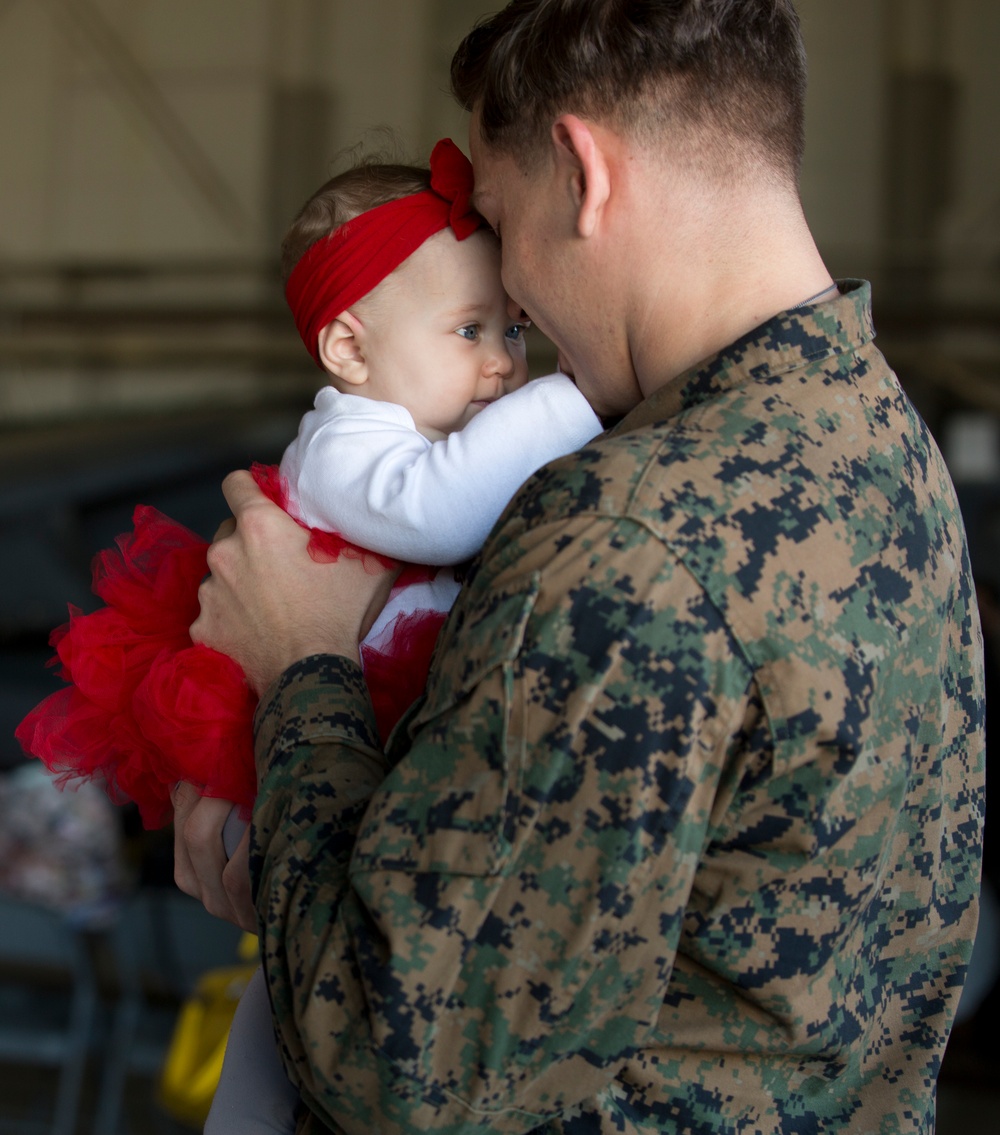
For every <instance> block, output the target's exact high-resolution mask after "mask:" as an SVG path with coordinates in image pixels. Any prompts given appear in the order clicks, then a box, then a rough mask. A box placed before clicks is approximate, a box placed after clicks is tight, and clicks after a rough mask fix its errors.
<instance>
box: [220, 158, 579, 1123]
mask: <svg viewBox="0 0 1000 1135" xmlns="http://www.w3.org/2000/svg"><path fill="white" fill-rule="evenodd" d="M471 190H472V168H471V166H470V164H469V162H468V160H467V159H466V158H465V157H464V155H463V154H462V153H461V152H460V151H459V150H458V148H457V147H456V146H455V145H454V144H453V143H452V142H450V141H447V140H446V141H442V142H439V143H438V144H437V146H436V147H435V148H434V151H433V153H432V155H431V163H430V171H429V172H428V171H426V170H421V169H417V168H413V167H409V166H398V165H386V164H364V165H360V166H358V167H356V168H355V169H352V170H350V171H348V172H347V173H344V174H342V175H340V176H339V177H336V178H334V179H333V180H332V181H330V182H328V183H327V184H326V185H324V186H323V188H322V189H320V190H319V192H317V193H316V194H315V195H314V196H313V197H312V198H311V199H310V200H309V201H308V202H307V204H306V205H305V207H304V208H303V209H302V211H301V213H300V214H299V216H298V217H297V219H296V220H295V222H294V223H293V225H292V227H291V229H290V231H289V233H288V234H287V236H286V238H285V241H284V244H283V254H284V257H283V258H284V264H283V267H284V269H285V272H286V275H287V284H286V296H287V298H288V302H289V305H290V307H291V309H292V312H293V314H294V316H295V321H296V326H297V327H298V329H299V332H300V334H301V335H302V338H303V341H304V342H305V345H306V347H307V349H308V350H309V351H310V353H311V354H312V355H313V357H314V358H315V359H316V361H317V363H318V364H319V365H320V366H321V367H322V368H323V369H324V370H325V371H326V375H327V379H328V383H329V384H328V385H327V386H325V387H324V388H323V389H322V390H321V391H320V392H319V394H318V395H317V396H316V400H315V409H314V410H312V411H310V412H309V413H308V414H306V415H305V417H304V418H303V420H302V423H301V426H300V429H299V433H298V436H297V437H296V439H295V441H294V442H292V444H291V445H290V446H289V447H288V449H287V450H286V452H285V455H284V458H283V459H282V462H281V467H280V473H281V479H282V483H283V485H284V486H285V487H286V490H287V498H286V499H285V500H284V501H283V503H284V504H285V505H286V507H287V508H288V509H289V511H290V512H291V513H292V514H293V515H294V516H295V517H296V518H297V519H298V520H300V521H302V523H304V524H306V525H307V526H309V527H311V528H315V529H320V530H323V531H333V532H336V533H338V534H339V535H340V536H341V537H343V538H344V539H346V540H347V541H350V542H351V543H353V544H355V545H358V546H360V547H363V548H366V549H370V550H372V551H374V552H376V553H379V554H381V555H384V556H388V557H392V558H394V559H400V560H405V561H408V562H410V563H414V564H423V565H434V566H441V568H442V570H439V571H426V572H423V573H418V574H417V575H416V577H413V576H412V575H407V576H404V577H403V583H402V586H397V588H396V590H395V591H394V592H393V594H392V596H391V597H390V600H389V603H388V604H387V606H386V609H385V610H384V611H383V612H382V615H381V616H380V618H379V619H378V620H377V621H376V623H375V625H374V626H373V628H372V630H371V631H370V632H369V634H368V636H367V637H366V639H365V643H364V644H363V649H362V664H363V665H364V666H365V671H366V676H367V677H368V679H369V684H370V685H374V684H375V683H373V681H372V675H371V673H370V660H371V658H372V656H373V655H372V652H373V651H374V652H375V653H376V654H378V655H384V656H388V657H389V658H390V659H391V658H396V659H400V658H402V659H404V669H408V670H410V671H412V670H414V668H415V669H416V673H417V678H418V680H419V687H420V688H422V686H423V682H424V678H425V677H426V667H427V665H428V663H429V656H427V657H423V658H415V657H413V656H412V653H408V651H409V650H410V645H411V644H412V641H413V637H414V636H413V627H414V619H415V620H416V622H417V623H418V624H419V623H421V622H426V620H432V622H431V624H430V625H431V626H432V627H433V628H434V629H435V630H436V628H437V626H439V625H440V622H441V620H442V618H443V615H444V612H446V611H447V609H448V607H450V605H451V603H452V602H453V601H454V598H455V596H456V595H457V593H458V587H459V585H458V582H457V581H456V578H455V573H454V571H453V570H452V565H456V564H459V563H461V562H463V561H465V560H467V559H469V558H470V557H471V556H473V555H475V553H476V552H477V551H478V550H479V548H480V547H481V546H482V544H483V542H484V541H485V539H486V536H487V535H488V533H489V531H490V529H491V528H492V527H493V525H494V523H495V522H496V520H497V519H498V518H499V516H500V513H501V512H502V511H503V509H504V508H505V507H506V505H507V503H508V501H509V500H510V498H511V497H512V496H513V494H514V493H515V492H516V490H517V489H518V487H519V486H520V485H521V484H522V483H523V481H524V480H525V479H526V478H527V477H529V476H530V475H531V474H532V473H534V472H535V471H536V470H537V469H539V468H540V467H541V466H542V465H544V464H545V463H546V462H548V461H550V460H553V459H554V458H557V457H560V456H563V455H565V454H568V453H571V452H572V451H574V450H576V449H578V448H579V447H580V446H581V445H583V444H585V443H586V442H588V441H589V440H590V439H591V438H593V437H594V436H595V435H596V434H598V433H599V432H600V430H601V425H600V422H599V421H598V419H597V417H596V416H595V414H594V412H593V411H592V410H591V408H590V406H589V405H588V403H587V402H586V400H585V399H584V398H583V396H582V395H581V394H580V393H579V391H578V390H577V389H576V387H575V386H574V385H573V383H572V382H571V381H570V379H569V378H567V377H566V376H565V375H562V374H554V375H549V376H547V377H545V378H539V379H535V380H534V381H531V382H529V381H528V369H527V362H526V358H525V342H524V333H525V330H526V328H527V325H528V324H527V320H526V319H525V317H524V314H523V313H522V312H521V311H520V310H519V309H518V308H517V306H516V305H514V304H512V302H511V300H510V299H509V297H508V296H507V294H506V293H505V291H504V288H503V284H502V282H501V279H500V248H499V242H498V241H497V239H496V238H495V237H494V236H493V234H492V233H491V232H490V231H489V230H488V229H487V228H485V227H483V224H482V219H481V218H480V217H479V216H478V215H477V214H476V213H475V212H474V211H472V210H471V208H470V205H469V195H470V193H471ZM434 620H436V621H434ZM432 638H433V635H432V636H431V639H432ZM365 647H367V651H366V649H365ZM376 694H377V691H376V690H374V689H373V697H374V698H375V702H376V707H378V697H377V696H376ZM383 732H384V730H383ZM296 1098H297V1097H296V1093H295V1091H294V1089H293V1088H292V1086H291V1085H290V1084H289V1082H288V1081H287V1079H286V1078H285V1076H284V1074H283V1072H282V1069H281V1066H280V1062H279V1061H278V1058H277V1053H276V1051H275V1047H274V1042H273V1036H272V1031H271V1025H270V1013H269V1008H268V1003H267V994H266V990H265V988H264V985H263V980H262V977H261V974H260V972H259V971H258V974H257V976H256V977H255V978H254V980H253V982H252V983H251V985H250V986H249V987H248V989H247V991H246V993H244V996H243V999H242V1001H241V1003H240V1006H239V1009H238V1011H237V1015H236V1018H235V1020H234V1022H233V1028H232V1031H231V1034H230V1042H229V1048H228V1049H227V1054H226V1062H225V1066H224V1069H223V1073H222V1079H221V1082H220V1085H219V1089H218V1091H217V1093H216V1096H215V1100H214V1102H213V1106H212V1110H211V1113H210V1115H209V1118H208V1122H207V1124H206V1127H205V1131H206V1132H207V1133H208V1135H221V1133H223V1132H234V1133H235V1132H240V1133H241V1135H246V1133H248V1132H261V1131H289V1132H290V1131H292V1130H293V1129H294V1117H293V1112H294V1108H295V1102H296Z"/></svg>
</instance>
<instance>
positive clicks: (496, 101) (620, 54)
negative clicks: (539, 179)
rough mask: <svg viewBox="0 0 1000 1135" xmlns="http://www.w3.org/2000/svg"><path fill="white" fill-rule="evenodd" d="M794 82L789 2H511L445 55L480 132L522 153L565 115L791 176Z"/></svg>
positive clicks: (796, 158)
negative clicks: (687, 142)
mask: <svg viewBox="0 0 1000 1135" xmlns="http://www.w3.org/2000/svg"><path fill="white" fill-rule="evenodd" d="M805 80H806V64H805V50H804V48H803V45H802V37H801V32H800V28H799V20H798V15H797V13H796V11H795V6H794V4H793V3H792V0H513V2H512V3H510V4H508V5H507V7H506V8H505V9H504V10H503V11H502V12H498V13H497V14H496V15H494V16H491V17H488V18H486V19H485V20H483V21H481V22H480V23H479V24H478V25H477V26H476V27H475V28H474V29H473V30H472V31H471V32H470V33H469V34H468V35H467V36H466V37H465V39H464V40H463V42H462V44H461V45H460V46H459V48H458V51H457V52H456V53H455V57H454V59H453V60H452V65H451V81H452V91H453V93H454V95H455V97H456V98H457V99H458V101H459V102H460V103H461V104H462V105H463V106H464V107H465V109H466V110H470V111H471V110H476V111H477V112H478V122H479V130H480V133H481V136H482V139H483V141H484V142H485V143H486V144H487V145H488V146H490V147H492V148H494V149H496V150H498V151H499V152H501V153H504V154H506V155H509V156H511V157H513V158H514V159H515V160H520V161H522V162H523V163H525V164H528V163H530V162H531V160H532V158H533V155H535V154H537V153H538V152H539V150H540V148H541V144H542V142H543V141H544V139H545V138H546V136H547V133H548V128H549V126H550V125H551V122H552V120H553V119H554V118H555V117H557V116H558V115H559V114H561V113H565V112H572V113H576V114H579V115H581V116H582V117H589V118H593V119H597V120H604V121H607V122H609V123H612V124H614V125H615V126H617V127H618V128H619V129H623V130H626V131H631V132H633V133H634V134H635V135H636V137H637V138H639V139H640V140H642V141H644V142H646V143H647V144H652V145H655V144H656V139H657V137H658V136H660V137H662V136H666V134H667V133H668V132H669V131H672V132H673V133H674V135H675V136H682V137H688V138H690V139H691V142H692V147H691V148H690V149H691V150H692V152H693V150H695V149H697V148H699V147H701V146H705V147H706V148H707V151H708V153H706V154H702V155H696V156H697V158H698V160H699V161H707V162H714V164H715V165H716V166H720V165H721V166H724V167H725V168H726V169H727V170H730V171H731V170H732V169H733V168H738V167H739V166H740V165H745V164H746V163H754V162H756V164H757V165H761V164H763V165H765V166H766V167H768V168H770V169H771V170H773V171H776V172H777V173H778V174H779V175H781V176H782V177H783V178H785V179H788V180H790V181H792V182H793V183H794V182H797V180H798V173H799V167H800V165H801V159H802V148H803V110H804V102H805ZM661 128H662V129H661Z"/></svg>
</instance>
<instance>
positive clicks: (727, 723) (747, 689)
mask: <svg viewBox="0 0 1000 1135" xmlns="http://www.w3.org/2000/svg"><path fill="white" fill-rule="evenodd" d="M492 548H493V551H492V554H491V555H490V557H489V558H488V559H486V560H485V561H484V563H483V564H482V565H481V567H480V568H479V570H478V573H477V574H476V576H475V577H474V579H473V580H472V581H471V582H470V584H469V585H468V586H467V587H466V589H465V590H464V591H463V594H462V596H461V597H460V599H459V602H458V604H457V605H456V608H455V610H454V611H453V613H452V617H451V619H450V620H449V622H448V624H447V625H446V628H445V631H444V632H443V636H442V641H441V643H440V646H439V651H438V658H437V664H436V665H435V666H434V667H433V668H432V673H431V678H430V681H429V685H428V692H427V695H426V697H425V699H424V700H423V701H422V702H421V703H419V704H418V707H417V708H416V710H415V712H414V713H413V714H412V716H411V717H410V718H409V720H408V722H407V723H406V727H405V733H406V734H407V735H406V736H404V737H403V738H402V740H401V741H400V732H399V731H397V734H396V736H395V737H394V738H393V744H394V746H396V749H398V750H399V751H396V749H394V750H393V751H392V752H391V753H390V755H391V756H392V757H394V758H398V759H397V760H396V762H395V764H394V765H393V766H392V768H391V770H390V769H389V766H388V764H387V763H386V761H385V758H384V757H383V756H382V754H381V753H380V752H379V750H378V747H377V743H376V741H375V733H374V727H373V724H372V721H371V709H370V705H369V704H368V701H367V696H366V694H365V692H364V687H363V681H362V679H361V674H360V671H359V670H358V669H357V668H356V667H354V666H352V665H351V664H350V663H348V662H346V661H345V660H343V659H336V658H317V659H311V660H307V661H306V662H304V663H300V664H299V666H297V667H295V668H293V670H292V671H290V672H289V673H287V674H286V675H285V676H284V677H283V679H282V681H281V683H280V684H279V685H278V686H277V687H276V688H275V689H274V690H273V691H272V692H271V696H270V699H269V701H268V703H267V704H266V705H264V706H262V710H261V714H260V717H259V721H258V764H259V771H260V775H261V792H260V802H259V804H258V808H257V811H256V814H255V829H254V830H255V835H254V852H253V860H252V869H253V873H254V882H255V888H256V895H257V904H258V910H259V913H260V917H261V920H262V931H263V941H264V945H265V952H266V961H265V965H266V969H267V975H268V982H269V987H270V991H271V997H272V1001H273V1005H274V1009H275V1015H276V1019H277V1021H278V1025H279V1031H280V1033H281V1037H282V1042H283V1045H284V1047H285V1051H286V1058H287V1060H288V1062H289V1064H290V1067H291V1070H292V1073H293V1076H294V1077H295V1078H296V1079H297V1080H298V1081H299V1082H300V1084H301V1086H302V1091H303V1096H304V1098H305V1100H306V1102H307V1103H308V1104H309V1106H310V1107H311V1109H312V1110H313V1111H314V1113H315V1114H316V1115H318V1116H320V1117H322V1120H323V1122H325V1123H327V1124H329V1125H331V1126H332V1127H334V1128H335V1129H337V1130H343V1131H346V1132H362V1131H363V1132H366V1133H367V1132H370V1131H376V1130H377V1131H379V1132H382V1133H385V1135H388V1133H390V1132H396V1131H400V1132H403V1131H407V1132H409V1131H414V1132H415V1131H421V1132H425V1131H428V1130H434V1131H440V1132H460V1131H472V1130H482V1131H509V1132H521V1131H528V1130H530V1129H531V1128H533V1127H536V1126H537V1125H538V1124H539V1123H541V1122H544V1120H545V1119H546V1118H548V1117H551V1116H554V1115H556V1114H559V1113H562V1112H564V1111H565V1110H566V1109H568V1108H570V1107H572V1106H573V1105H574V1104H575V1103H578V1102H579V1101H582V1100H584V1099H586V1098H590V1097H593V1096H595V1095H597V1094H599V1093H601V1092H602V1091H608V1090H613V1089H611V1088H609V1085H610V1084H611V1081H612V1079H613V1078H614V1076H615V1074H616V1072H617V1071H618V1070H619V1069H620V1068H621V1066H622V1064H623V1063H624V1062H625V1061H626V1060H627V1059H628V1058H629V1056H630V1055H631V1054H633V1053H634V1052H635V1051H636V1049H637V1048H639V1047H641V1046H642V1045H643V1044H644V1043H646V1042H647V1041H648V1039H649V1037H650V1035H651V1034H652V1033H653V1031H654V1029H655V1027H656V1020H657V1014H658V1012H659V1011H660V1009H661V1007H662V1004H663V1000H664V991H665V987H666V983H667V980H668V978H669V975H670V972H671V968H672V965H673V961H674V951H675V949H676V945H677V940H678V935H679V933H680V929H681V920H682V917H683V912H684V908H685V904H686V901H687V899H688V895H689V893H690V889H691V884H692V879H693V876H694V872H695V869H696V867H697V863H698V859H699V855H700V852H701V849H702V846H703V843H704V841H705V838H706V829H707V825H708V822H709V814H710V810H711V808H712V802H713V799H714V796H715V793H716V787H717V784H718V781H719V778H720V776H722V775H723V765H724V763H725V759H726V750H727V745H728V744H729V743H730V742H729V739H730V738H731V737H735V736H737V735H738V733H739V727H740V723H741V722H742V721H743V719H744V716H745V714H746V713H747V705H748V702H749V700H750V698H751V693H752V677H751V671H750V668H749V666H748V665H747V663H746V662H745V660H744V659H743V658H742V657H741V656H740V654H739V652H738V651H737V649H736V648H735V646H734V643H733V640H732V638H731V636H730V634H729V632H728V631H727V629H726V628H725V626H724V625H723V623H722V620H721V619H720V617H719V615H718V613H717V612H716V611H715V609H714V608H713V607H712V605H711V604H710V603H709V602H708V601H707V600H706V598H705V595H704V593H703V592H702V591H701V589H700V588H699V587H698V585H697V584H696V583H695V581H694V580H693V579H692V578H691V577H690V576H689V575H688V573H687V572H686V570H685V569H683V568H682V567H680V566H678V565H677V564H676V563H675V562H674V561H673V560H672V559H671V557H670V556H669V554H668V553H667V551H666V550H665V548H664V546H663V544H662V543H661V542H660V541H659V540H657V539H656V538H655V537H653V536H651V535H650V534H649V532H648V531H647V530H646V529H645V528H644V527H643V526H642V525H641V524H638V523H635V522H633V521H631V520H622V519H602V518H597V519H595V518H593V517H580V518H576V519H574V520H571V521H563V522H560V523H559V524H549V523H542V524H538V525H535V526H532V525H530V524H529V525H527V526H526V528H523V529H521V530H519V531H517V532H516V535H515V536H514V537H513V538H509V539H507V540H504V539H503V534H502V533H501V537H500V538H499V539H497V538H494V541H493V545H492Z"/></svg>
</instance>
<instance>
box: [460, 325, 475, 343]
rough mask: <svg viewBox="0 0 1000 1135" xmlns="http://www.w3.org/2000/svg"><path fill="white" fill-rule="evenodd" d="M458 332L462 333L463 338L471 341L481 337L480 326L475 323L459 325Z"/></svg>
mask: <svg viewBox="0 0 1000 1135" xmlns="http://www.w3.org/2000/svg"><path fill="white" fill-rule="evenodd" d="M458 334H459V335H461V336H462V338H463V339H468V340H470V342H474V341H475V340H476V339H478V338H479V328H478V327H477V326H476V324H475V323H469V324H467V325H466V326H465V327H459V329H458Z"/></svg>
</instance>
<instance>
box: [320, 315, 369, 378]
mask: <svg viewBox="0 0 1000 1135" xmlns="http://www.w3.org/2000/svg"><path fill="white" fill-rule="evenodd" d="M363 338H364V325H363V324H362V323H361V321H360V320H359V319H358V318H357V316H355V315H353V314H352V313H351V312H350V311H342V312H341V313H340V315H338V316H337V318H336V319H334V320H333V321H332V322H330V323H328V324H327V325H326V326H325V327H324V328H323V330H322V331H320V333H319V340H318V342H317V346H318V347H319V357H320V361H321V362H322V364H323V369H324V370H325V371H326V372H327V373H328V374H332V375H333V376H334V377H335V378H339V379H340V380H341V381H342V382H346V383H347V384H348V385H349V386H363V385H364V384H365V383H366V382H367V381H368V364H367V363H366V362H365V356H364V352H363V351H362V349H361V344H362V340H363Z"/></svg>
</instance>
